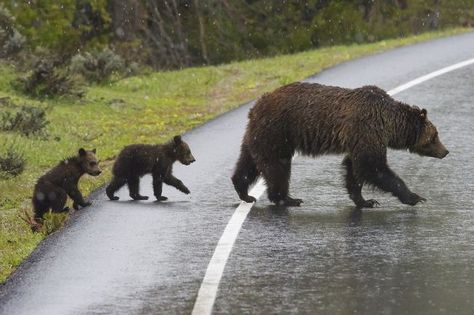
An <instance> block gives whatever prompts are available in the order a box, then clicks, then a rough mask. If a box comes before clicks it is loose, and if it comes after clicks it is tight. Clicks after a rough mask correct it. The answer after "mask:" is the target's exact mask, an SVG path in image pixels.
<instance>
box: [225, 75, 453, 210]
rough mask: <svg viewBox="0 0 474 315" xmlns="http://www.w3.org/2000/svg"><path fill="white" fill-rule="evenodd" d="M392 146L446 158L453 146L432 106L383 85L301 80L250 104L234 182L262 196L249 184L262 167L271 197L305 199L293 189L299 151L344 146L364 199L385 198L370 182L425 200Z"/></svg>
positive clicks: (369, 203)
mask: <svg viewBox="0 0 474 315" xmlns="http://www.w3.org/2000/svg"><path fill="white" fill-rule="evenodd" d="M387 147H388V148H392V149H408V150H409V151H410V152H414V153H418V154H420V155H423V156H431V157H436V158H440V159H441V158H443V157H445V156H446V155H447V154H448V153H449V152H448V150H446V148H445V147H444V146H443V144H442V143H441V142H440V140H439V138H438V132H437V131H436V127H435V126H434V125H433V124H432V123H431V122H430V121H429V120H428V119H427V113H426V110H425V109H422V110H420V109H419V108H417V107H412V106H409V105H407V104H404V103H401V102H398V101H396V100H394V99H393V98H391V97H390V96H389V95H388V94H387V93H386V92H385V91H383V90H382V89H380V88H378V87H375V86H364V87H361V88H357V89H346V88H340V87H333V86H324V85H321V84H310V83H293V84H289V85H287V86H284V87H281V88H279V89H277V90H275V91H274V92H272V93H269V94H265V95H263V96H262V97H261V98H260V99H259V100H258V101H257V103H256V104H255V106H254V107H253V108H252V109H251V110H250V113H249V122H248V125H247V130H246V133H245V135H244V138H243V141H242V147H241V153H240V157H239V160H238V162H237V166H236V170H235V173H234V175H233V176H232V182H233V184H234V187H235V190H236V191H237V193H238V194H239V197H240V199H242V200H243V201H245V202H255V201H256V200H255V198H254V197H251V196H249V195H248V188H249V185H251V184H252V183H253V182H254V181H255V179H256V178H257V176H258V175H259V174H262V175H263V177H264V179H265V181H266V184H267V186H268V198H269V199H270V201H272V202H274V203H276V204H283V205H287V206H299V205H300V204H301V203H302V200H301V199H293V198H291V197H290V196H288V188H289V179H290V171H291V159H292V157H293V155H294V154H295V152H300V153H301V154H303V155H310V156H313V157H314V156H317V155H321V154H331V153H344V154H346V156H345V158H344V161H343V165H344V166H345V169H346V188H347V190H348V192H349V196H350V198H351V199H352V200H353V201H354V203H355V204H356V205H357V207H369V208H372V207H374V206H375V205H377V204H378V203H377V201H375V200H365V199H364V198H363V197H362V194H361V189H362V185H363V184H365V183H368V184H371V185H374V186H375V187H378V188H380V189H381V190H383V191H386V192H391V193H392V194H393V195H394V196H396V197H398V199H400V201H401V202H402V203H404V204H409V205H415V204H417V203H418V202H420V201H425V199H424V198H422V197H420V196H418V195H417V194H415V193H413V192H411V191H410V190H409V189H408V187H407V186H406V185H405V183H404V182H403V181H402V180H401V179H400V178H399V177H398V176H397V175H396V174H395V173H394V172H393V171H392V170H391V169H390V168H389V167H388V165H387V158H386V154H387Z"/></svg>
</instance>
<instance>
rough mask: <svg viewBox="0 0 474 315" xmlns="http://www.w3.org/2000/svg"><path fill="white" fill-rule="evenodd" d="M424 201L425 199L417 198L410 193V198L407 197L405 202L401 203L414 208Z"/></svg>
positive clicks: (417, 196)
mask: <svg viewBox="0 0 474 315" xmlns="http://www.w3.org/2000/svg"><path fill="white" fill-rule="evenodd" d="M425 201H426V199H425V198H423V197H421V196H419V195H417V194H415V193H411V194H410V196H409V197H408V199H407V200H405V201H402V202H403V203H405V204H408V205H410V206H414V205H416V204H417V203H419V202H425Z"/></svg>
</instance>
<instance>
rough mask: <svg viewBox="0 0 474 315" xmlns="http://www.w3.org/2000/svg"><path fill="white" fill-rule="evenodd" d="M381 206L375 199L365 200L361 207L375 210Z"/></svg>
mask: <svg viewBox="0 0 474 315" xmlns="http://www.w3.org/2000/svg"><path fill="white" fill-rule="evenodd" d="M378 206H380V203H379V202H378V201H377V200H375V199H369V200H364V202H363V203H362V204H361V205H360V207H361V208H375V207H378Z"/></svg>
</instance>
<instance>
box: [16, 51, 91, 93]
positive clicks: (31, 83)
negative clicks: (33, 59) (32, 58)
mask: <svg viewBox="0 0 474 315" xmlns="http://www.w3.org/2000/svg"><path fill="white" fill-rule="evenodd" d="M13 85H14V87H15V88H17V89H18V90H20V91H21V92H23V93H25V94H27V95H30V96H33V97H37V98H41V99H44V98H50V97H55V96H62V95H70V96H78V97H82V96H83V91H82V90H81V89H80V87H79V85H78V81H77V80H76V79H75V78H73V77H71V76H70V75H69V74H68V73H67V72H66V71H65V70H63V69H61V68H58V67H57V66H56V65H55V64H54V63H53V62H50V61H47V60H40V61H39V62H38V63H37V64H36V65H35V66H34V68H33V70H31V71H30V72H29V73H28V74H27V75H26V76H24V77H21V78H19V79H18V80H16V81H15V82H13Z"/></svg>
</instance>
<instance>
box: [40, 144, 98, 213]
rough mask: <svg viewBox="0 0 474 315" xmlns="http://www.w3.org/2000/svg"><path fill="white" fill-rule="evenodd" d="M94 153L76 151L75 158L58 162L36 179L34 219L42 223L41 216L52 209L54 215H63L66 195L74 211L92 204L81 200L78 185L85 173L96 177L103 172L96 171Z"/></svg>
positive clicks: (66, 209) (65, 208)
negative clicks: (58, 213) (59, 213)
mask: <svg viewBox="0 0 474 315" xmlns="http://www.w3.org/2000/svg"><path fill="white" fill-rule="evenodd" d="M95 153H96V150H95V149H93V150H91V151H87V150H84V149H82V148H81V149H79V152H78V154H77V155H76V156H73V157H70V158H68V159H66V160H64V161H61V162H60V163H59V164H58V165H56V166H55V167H53V168H52V169H51V170H50V171H49V172H47V173H46V174H44V175H43V176H41V177H40V178H39V179H38V182H37V183H36V186H35V189H34V192H33V198H32V202H33V210H34V216H35V217H34V218H35V220H37V221H41V219H42V218H43V215H44V214H45V213H46V212H47V211H48V210H49V209H51V210H52V211H53V212H66V211H68V210H69V208H68V207H64V206H65V204H66V200H67V196H69V197H70V198H71V199H72V200H73V201H74V203H73V208H74V209H76V210H77V209H78V208H79V206H81V207H87V206H89V205H90V204H91V203H90V202H88V201H85V200H84V197H82V194H81V192H80V191H79V189H78V187H77V185H78V182H79V179H80V178H81V176H82V175H84V174H86V173H87V174H89V175H92V176H98V175H99V174H100V173H101V172H102V171H101V170H100V168H99V163H98V162H97V157H96V155H95Z"/></svg>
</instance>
